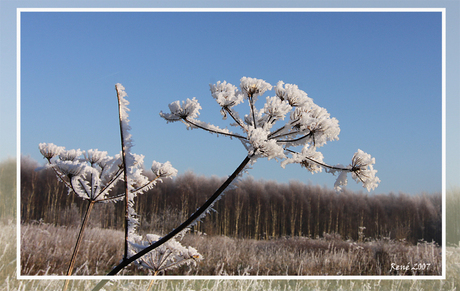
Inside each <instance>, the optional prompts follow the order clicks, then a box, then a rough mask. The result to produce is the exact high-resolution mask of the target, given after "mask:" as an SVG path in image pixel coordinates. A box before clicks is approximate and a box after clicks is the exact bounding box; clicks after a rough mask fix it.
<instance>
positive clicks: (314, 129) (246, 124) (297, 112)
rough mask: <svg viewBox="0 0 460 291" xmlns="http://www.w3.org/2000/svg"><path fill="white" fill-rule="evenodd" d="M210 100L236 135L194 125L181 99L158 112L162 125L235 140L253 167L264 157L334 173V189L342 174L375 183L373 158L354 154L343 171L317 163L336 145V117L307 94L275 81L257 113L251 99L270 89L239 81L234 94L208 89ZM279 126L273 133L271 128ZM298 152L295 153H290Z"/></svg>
mask: <svg viewBox="0 0 460 291" xmlns="http://www.w3.org/2000/svg"><path fill="white" fill-rule="evenodd" d="M209 86H210V90H211V95H212V97H213V98H214V99H216V101H217V103H218V104H219V106H220V107H221V113H222V115H223V118H224V119H226V118H227V116H230V117H231V118H232V119H233V121H234V123H231V124H230V125H231V126H234V127H237V128H239V130H240V132H239V133H238V132H231V131H230V130H228V129H226V128H225V129H222V128H219V127H218V126H215V125H212V124H209V123H206V122H203V121H200V120H198V119H197V118H198V116H199V114H200V113H199V110H200V109H202V107H201V105H200V104H199V103H198V100H197V99H196V98H195V97H194V98H193V99H187V100H186V101H183V102H182V103H181V102H180V101H175V102H173V103H171V104H170V105H169V108H170V111H171V113H164V112H160V116H161V117H163V118H164V119H166V121H168V122H175V121H181V122H183V123H184V124H185V125H186V126H187V128H188V129H193V128H200V129H203V130H206V131H208V132H211V133H215V134H218V135H224V136H229V137H233V138H237V139H239V140H240V141H241V142H242V143H243V144H244V145H245V147H246V149H247V151H248V156H249V157H250V158H251V162H252V163H253V162H254V161H255V160H256V159H257V158H260V157H266V158H268V159H276V160H279V161H280V162H281V166H282V167H283V168H284V167H285V166H286V165H287V164H291V163H297V164H300V165H301V166H302V167H303V168H305V169H307V170H308V171H310V172H311V173H316V172H321V171H322V170H323V169H325V170H326V172H329V173H332V174H335V173H338V178H337V181H336V183H335V185H334V187H335V188H336V189H337V190H340V189H341V188H342V187H343V186H345V185H346V184H347V179H346V178H347V173H348V172H351V173H352V178H353V179H354V180H356V181H357V182H359V183H362V184H363V187H364V188H366V189H367V190H368V191H370V190H372V189H375V188H376V187H377V186H378V183H379V182H380V180H379V178H377V177H376V176H375V174H376V172H377V171H376V170H375V169H374V168H373V164H374V163H375V159H374V158H371V156H370V155H368V154H366V153H364V152H363V151H361V150H358V151H357V152H356V153H355V154H354V156H353V158H352V163H351V164H350V165H349V166H346V167H345V166H342V165H340V164H339V165H336V166H331V165H328V164H325V163H324V162H323V155H322V154H321V153H320V152H318V151H317V149H318V148H320V147H322V146H324V145H325V144H326V143H327V142H328V141H334V140H338V139H339V137H338V135H339V133H340V128H339V122H338V120H337V119H336V118H333V117H331V116H330V114H329V113H328V112H327V110H326V109H325V108H322V107H320V106H318V105H316V104H315V103H314V102H313V99H311V98H310V97H308V95H307V93H305V92H304V91H302V90H300V89H299V88H298V86H297V85H295V84H285V83H284V82H283V81H279V82H278V83H277V85H276V86H275V87H274V88H275V96H268V97H266V101H265V104H264V106H263V108H261V109H257V108H256V107H255V102H256V101H257V98H258V97H260V96H262V95H263V94H265V93H266V92H269V91H270V90H272V88H273V86H272V85H270V84H269V83H267V82H266V81H264V80H261V79H255V78H248V77H243V78H242V79H241V80H240V86H239V87H240V89H238V88H237V87H236V86H234V85H232V84H230V83H228V82H227V81H223V82H220V81H219V82H217V83H216V84H214V85H209ZM244 100H248V103H249V110H250V112H249V114H247V115H245V116H244V117H243V118H240V116H239V114H238V112H236V111H235V110H234V107H235V106H236V105H238V104H240V103H244ZM280 121H283V122H284V124H282V125H281V126H279V127H277V128H276V129H274V126H275V124H276V123H279V122H280ZM298 147H300V148H301V150H300V151H298V150H297V151H296V150H294V149H295V148H298Z"/></svg>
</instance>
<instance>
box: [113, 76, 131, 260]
mask: <svg viewBox="0 0 460 291" xmlns="http://www.w3.org/2000/svg"><path fill="white" fill-rule="evenodd" d="M115 90H116V91H117V98H118V116H119V119H120V137H121V152H122V156H123V161H122V162H123V169H124V171H123V178H124V186H125V251H124V255H123V260H125V259H127V258H128V223H129V198H128V171H127V166H126V149H125V139H124V136H123V120H122V116H121V100H120V93H119V92H118V88H117V86H116V85H115Z"/></svg>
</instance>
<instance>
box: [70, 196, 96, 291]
mask: <svg viewBox="0 0 460 291" xmlns="http://www.w3.org/2000/svg"><path fill="white" fill-rule="evenodd" d="M95 203H96V201H94V200H92V201H90V202H89V204H88V208H86V213H85V217H84V218H83V222H82V224H81V227H80V232H79V233H78V238H77V242H76V243H75V247H74V249H73V254H72V258H71V259H70V264H69V268H68V269H67V276H70V275H72V271H73V267H74V265H75V261H76V258H77V254H78V250H79V249H80V245H81V241H82V239H83V232H84V231H85V229H86V226H87V225H88V218H89V215H90V214H91V210H92V209H93V206H94V204H95ZM69 282H70V280H69V279H67V280H66V282H65V284H64V287H63V288H62V290H63V291H65V290H67V287H68V285H69Z"/></svg>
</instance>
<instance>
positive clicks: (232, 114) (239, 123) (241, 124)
mask: <svg viewBox="0 0 460 291" xmlns="http://www.w3.org/2000/svg"><path fill="white" fill-rule="evenodd" d="M222 109H224V110H225V111H227V112H228V114H229V115H230V116H231V117H232V118H233V120H235V122H236V123H237V124H238V125H239V126H240V127H241V128H242V129H243V130H244V131H246V132H248V129H247V128H246V126H244V123H243V121H242V120H241V119H240V118H236V116H234V113H233V110H232V109H230V108H228V106H224V107H222Z"/></svg>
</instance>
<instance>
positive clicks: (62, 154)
mask: <svg viewBox="0 0 460 291" xmlns="http://www.w3.org/2000/svg"><path fill="white" fill-rule="evenodd" d="M38 147H39V150H40V152H41V154H42V155H43V156H44V157H45V158H46V159H47V160H48V164H47V166H46V167H51V168H53V169H54V171H55V172H56V174H57V176H58V177H59V179H60V180H61V181H63V182H64V183H65V185H66V186H67V188H68V189H69V191H73V192H75V193H76V194H77V195H78V196H80V197H81V198H83V199H87V200H90V201H92V200H94V201H98V202H99V201H100V202H107V201H116V200H120V199H122V198H123V196H122V194H120V195H109V194H110V191H111V190H112V188H113V187H114V186H115V185H116V184H117V182H119V181H122V180H123V168H122V167H121V165H122V156H121V154H118V155H115V157H111V156H109V155H107V152H106V151H99V150H97V149H90V150H88V151H81V150H80V149H78V150H73V149H72V150H65V147H61V146H56V145H54V144H53V143H40V144H39V146H38ZM133 157H134V161H135V162H134V165H133V167H134V168H136V169H139V170H140V171H141V170H143V159H144V156H142V155H136V154H134V155H133ZM154 169H155V170H154ZM140 171H133V173H136V174H137V175H138V176H132V177H131V181H133V182H134V183H135V184H133V187H134V190H133V193H135V194H140V193H142V192H145V191H146V190H148V189H150V188H151V186H153V185H155V182H156V181H159V180H160V179H161V178H171V177H174V176H176V175H177V170H176V169H174V168H173V167H172V166H171V163H169V162H166V163H164V164H162V163H159V162H156V161H154V162H153V164H152V171H153V172H154V174H155V176H156V178H157V179H156V181H153V182H151V181H149V182H146V179H147V178H146V177H145V176H140ZM140 183H142V184H140Z"/></svg>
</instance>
